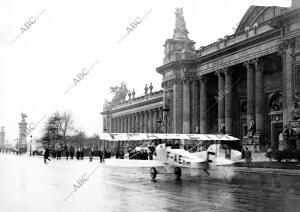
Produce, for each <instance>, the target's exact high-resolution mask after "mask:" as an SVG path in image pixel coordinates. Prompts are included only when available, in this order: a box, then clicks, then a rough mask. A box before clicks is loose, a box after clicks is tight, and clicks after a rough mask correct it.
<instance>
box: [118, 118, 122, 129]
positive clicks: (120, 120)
mask: <svg viewBox="0 0 300 212" xmlns="http://www.w3.org/2000/svg"><path fill="white" fill-rule="evenodd" d="M120 132H122V118H121V116H119V117H118V133H120Z"/></svg>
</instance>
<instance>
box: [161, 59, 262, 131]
mask: <svg viewBox="0 0 300 212" xmlns="http://www.w3.org/2000/svg"><path fill="white" fill-rule="evenodd" d="M262 64H263V63H262V60H261V59H252V60H249V61H245V62H244V66H245V67H246V71H247V74H246V76H247V124H248V126H249V125H251V123H255V124H254V125H255V128H256V135H263V134H264V120H265V119H264V115H265V114H264V105H265V103H264V78H263V65H262ZM232 72H233V69H232V67H228V68H223V69H220V70H217V71H216V72H215V74H216V75H217V79H218V86H217V87H218V96H217V104H218V114H217V116H218V123H216V124H218V128H219V132H222V133H226V134H232V133H233V124H232V123H233V111H232V104H233V99H232V88H233V87H234V85H235V84H236V82H237V81H238V80H239V79H237V80H236V81H235V82H233V78H232ZM208 77H209V75H208V74H206V75H202V76H199V77H189V78H188V77H185V78H180V79H175V80H172V81H168V82H165V83H163V88H164V91H165V90H168V88H169V87H172V92H173V93H172V96H173V98H172V103H173V104H172V105H173V106H172V108H171V111H170V112H171V113H170V115H172V116H173V117H172V118H173V121H172V129H173V132H174V133H195V131H194V126H193V125H195V124H196V125H197V127H198V128H199V131H198V132H197V133H209V129H208V120H207V119H208V112H209V109H210V105H209V104H208V92H209V91H208V90H207V82H208ZM170 84H171V86H170ZM197 89H199V92H196V91H197ZM191 92H192V95H191ZM191 112H192V113H191ZM196 116H197V117H196Z"/></svg>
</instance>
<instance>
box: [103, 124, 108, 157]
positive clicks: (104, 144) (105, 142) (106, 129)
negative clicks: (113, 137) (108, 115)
mask: <svg viewBox="0 0 300 212" xmlns="http://www.w3.org/2000/svg"><path fill="white" fill-rule="evenodd" d="M106 130H107V129H106V128H104V129H103V131H104V133H106ZM103 141H104V142H103V150H104V152H105V143H106V141H105V140H103Z"/></svg>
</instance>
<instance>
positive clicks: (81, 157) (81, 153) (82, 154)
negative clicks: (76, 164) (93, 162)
mask: <svg viewBox="0 0 300 212" xmlns="http://www.w3.org/2000/svg"><path fill="white" fill-rule="evenodd" d="M83 158H84V153H83V150H81V152H80V159H81V160H83Z"/></svg>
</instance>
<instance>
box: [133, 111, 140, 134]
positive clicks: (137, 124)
mask: <svg viewBox="0 0 300 212" xmlns="http://www.w3.org/2000/svg"><path fill="white" fill-rule="evenodd" d="M134 132H135V133H139V132H140V115H139V113H135V129H134Z"/></svg>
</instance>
